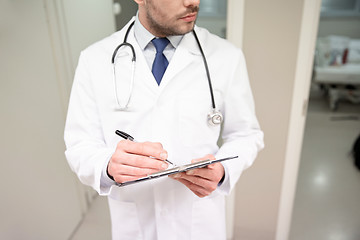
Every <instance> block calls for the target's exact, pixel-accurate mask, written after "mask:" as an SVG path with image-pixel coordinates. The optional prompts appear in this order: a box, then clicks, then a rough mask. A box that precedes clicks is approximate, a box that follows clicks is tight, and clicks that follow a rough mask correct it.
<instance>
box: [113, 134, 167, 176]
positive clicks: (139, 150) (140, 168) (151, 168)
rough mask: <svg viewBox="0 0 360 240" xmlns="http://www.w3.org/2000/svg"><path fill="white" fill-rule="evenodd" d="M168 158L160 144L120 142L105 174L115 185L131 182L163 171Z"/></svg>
mask: <svg viewBox="0 0 360 240" xmlns="http://www.w3.org/2000/svg"><path fill="white" fill-rule="evenodd" d="M167 157H168V154H167V152H166V151H165V150H164V148H163V146H162V145H161V143H154V142H142V143H140V142H132V141H129V140H122V141H120V142H119V143H118V145H117V147H116V150H115V153H114V154H113V155H112V157H111V159H110V161H109V163H108V166H107V172H108V174H109V175H110V176H112V177H113V178H114V180H115V181H116V182H117V183H123V182H127V181H133V180H136V179H138V178H141V177H146V176H147V175H148V174H151V173H154V172H158V171H161V170H165V169H167V167H168V164H167V163H166V162H165V161H164V160H166V159H167Z"/></svg>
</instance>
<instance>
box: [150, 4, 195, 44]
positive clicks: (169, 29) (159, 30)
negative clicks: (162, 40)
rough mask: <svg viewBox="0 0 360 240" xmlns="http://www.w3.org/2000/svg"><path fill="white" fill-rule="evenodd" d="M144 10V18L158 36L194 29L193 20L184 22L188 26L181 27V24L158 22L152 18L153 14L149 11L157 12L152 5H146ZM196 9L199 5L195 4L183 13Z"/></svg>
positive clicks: (184, 32) (180, 33) (178, 33)
mask: <svg viewBox="0 0 360 240" xmlns="http://www.w3.org/2000/svg"><path fill="white" fill-rule="evenodd" d="M146 11H147V14H146V18H147V22H148V24H149V27H150V29H151V30H152V31H153V33H155V34H156V36H158V37H165V36H174V35H183V34H186V33H188V32H190V31H192V30H193V29H194V26H195V22H188V23H185V24H188V25H189V27H186V28H185V29H181V26H176V25H173V26H171V25H169V24H168V23H159V22H158V21H156V20H155V19H154V17H153V15H152V14H151V13H155V14H157V13H156V9H155V8H154V7H153V5H151V6H148V8H147V9H146ZM198 11H199V7H197V6H196V7H193V8H190V9H189V10H188V11H187V13H185V14H188V13H193V12H198ZM185 14H184V15H185ZM179 18H180V17H179ZM175 19H178V18H175Z"/></svg>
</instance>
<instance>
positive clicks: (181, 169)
mask: <svg viewBox="0 0 360 240" xmlns="http://www.w3.org/2000/svg"><path fill="white" fill-rule="evenodd" d="M237 157H238V156H234V157H227V158H221V159H215V160H210V159H208V160H203V161H200V162H196V163H190V164H186V165H182V166H179V167H174V168H170V169H167V170H164V171H160V172H156V173H152V174H149V175H148V176H146V177H143V178H139V179H136V180H134V181H128V182H123V183H116V185H117V186H119V187H123V186H127V185H131V184H134V183H138V182H144V181H147V180H151V179H155V178H159V177H164V176H168V175H172V174H176V173H180V172H186V171H188V170H191V169H195V168H203V167H206V166H207V165H210V164H213V163H217V162H222V161H226V160H230V159H234V158H237Z"/></svg>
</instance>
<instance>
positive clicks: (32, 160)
mask: <svg viewBox="0 0 360 240" xmlns="http://www.w3.org/2000/svg"><path fill="white" fill-rule="evenodd" d="M0 11H1V12H0V16H1V22H2V25H1V30H0V32H1V37H0V52H1V58H0V79H1V82H0V84H1V87H0V109H1V140H0V146H1V161H0V169H1V174H0V178H1V179H0V188H1V204H0V239H67V238H68V237H69V236H70V234H71V233H72V231H73V230H74V228H75V226H76V225H77V224H78V222H79V221H80V219H81V208H80V202H79V198H78V197H79V196H78V193H77V188H76V182H75V178H74V177H73V175H72V173H71V172H70V171H69V167H68V166H67V163H66V161H65V159H64V144H63V124H64V117H65V116H64V109H63V103H62V98H61V94H60V92H59V89H58V79H57V76H56V63H55V62H54V60H55V59H54V56H53V54H52V53H53V50H52V45H51V38H50V35H49V30H48V25H47V14H46V11H45V5H44V1H40V0H37V1H35V0H34V1H26V0H22V1H2V3H1V7H0ZM4 23H5V24H4Z"/></svg>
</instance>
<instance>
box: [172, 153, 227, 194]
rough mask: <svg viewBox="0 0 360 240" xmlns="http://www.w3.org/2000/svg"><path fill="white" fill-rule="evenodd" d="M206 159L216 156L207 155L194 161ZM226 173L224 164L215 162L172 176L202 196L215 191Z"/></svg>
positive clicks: (212, 158)
mask: <svg viewBox="0 0 360 240" xmlns="http://www.w3.org/2000/svg"><path fill="white" fill-rule="evenodd" d="M206 159H211V160H214V159H215V157H214V156H213V155H206V156H205V157H203V158H199V159H194V160H192V162H193V163H194V162H199V161H202V160H206ZM224 174H225V170H224V167H223V165H222V164H221V163H213V164H211V165H208V166H207V167H204V168H197V169H192V170H189V171H187V172H182V173H177V174H174V175H170V177H171V178H173V179H175V180H177V181H179V182H181V183H182V184H184V185H185V186H186V187H188V188H189V189H190V190H191V191H192V192H193V193H195V194H196V195H197V196H198V197H201V198H202V197H206V196H208V195H210V193H212V192H213V191H215V189H216V188H217V186H218V184H219V182H220V180H221V178H222V177H223V176H224Z"/></svg>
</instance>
